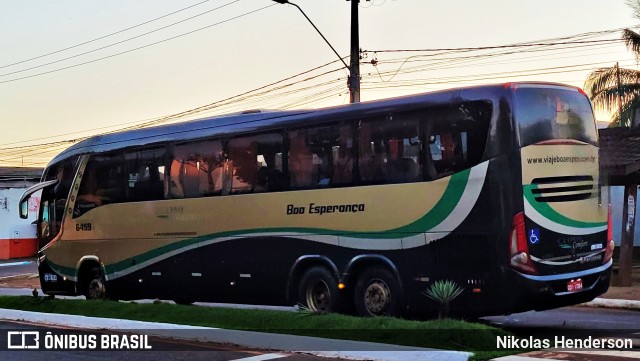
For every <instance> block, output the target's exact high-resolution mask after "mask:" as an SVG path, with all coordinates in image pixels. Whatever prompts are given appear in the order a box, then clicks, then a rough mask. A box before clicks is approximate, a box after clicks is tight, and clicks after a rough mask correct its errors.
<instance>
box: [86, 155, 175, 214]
mask: <svg viewBox="0 0 640 361" xmlns="http://www.w3.org/2000/svg"><path fill="white" fill-rule="evenodd" d="M165 162H166V151H165V150H164V149H162V148H159V149H149V150H135V151H127V152H126V153H109V154H101V155H95V156H92V157H91V159H90V160H89V162H88V163H87V166H86V167H85V170H84V174H83V175H82V180H81V183H80V188H79V189H78V197H77V200H76V205H75V209H74V217H78V216H80V215H82V214H84V213H85V212H87V211H89V210H91V209H93V208H96V207H100V206H102V205H105V204H110V203H122V202H136V201H150V200H159V199H164V198H165V197H166V193H167V192H165Z"/></svg>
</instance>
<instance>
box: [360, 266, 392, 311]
mask: <svg viewBox="0 0 640 361" xmlns="http://www.w3.org/2000/svg"><path fill="white" fill-rule="evenodd" d="M354 297H355V299H354V303H355V306H356V312H357V313H358V315H359V316H364V317H371V316H390V317H399V316H400V315H401V310H402V294H401V290H400V283H399V282H398V280H397V279H396V277H395V276H394V275H393V273H391V272H390V271H389V270H387V269H385V268H369V269H366V270H365V271H364V272H363V273H362V274H361V275H360V277H358V282H357V283H356V287H355V290H354Z"/></svg>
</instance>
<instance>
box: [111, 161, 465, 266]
mask: <svg viewBox="0 0 640 361" xmlns="http://www.w3.org/2000/svg"><path fill="white" fill-rule="evenodd" d="M470 173H471V170H470V169H467V170H464V171H462V172H459V173H455V174H453V175H452V176H451V179H450V181H449V184H448V185H447V188H446V189H445V191H444V194H443V195H442V197H441V198H440V200H439V201H438V203H436V205H435V206H434V207H433V208H432V209H431V210H430V211H429V212H428V213H427V214H425V215H424V216H422V217H420V218H419V219H417V220H416V221H414V222H412V223H410V224H407V225H405V226H402V227H399V228H395V229H390V230H388V231H377V232H351V231H338V230H332V229H322V228H261V229H252V230H246V229H245V230H237V231H227V232H219V233H212V234H208V235H203V236H198V237H194V238H189V239H184V240H181V241H178V242H174V243H171V244H167V245H165V246H162V247H158V248H156V249H153V250H151V251H148V252H145V253H143V254H140V255H137V256H135V260H136V264H139V263H143V262H147V261H149V260H152V259H154V258H158V257H160V256H162V255H164V254H167V253H169V252H173V251H176V250H179V249H182V248H185V247H189V246H192V245H194V244H197V243H200V242H203V241H208V240H212V239H216V238H223V237H233V236H243V237H246V236H248V235H250V234H257V233H276V232H282V233H289V232H291V233H303V234H310V235H332V236H348V237H351V238H370V239H393V238H402V237H410V236H414V235H417V234H420V233H424V232H427V231H429V230H430V229H432V228H433V227H435V226H437V225H438V224H440V223H441V222H442V221H444V220H445V219H446V218H447V217H448V216H449V214H451V212H452V211H453V210H454V209H455V208H456V206H457V205H458V203H459V202H460V199H461V198H462V194H463V193H464V190H465V188H466V186H467V184H468V183H469V175H470ZM131 261H132V260H131V258H129V259H125V260H122V261H120V262H117V263H114V264H112V265H105V270H106V272H107V274H112V273H115V272H120V271H123V270H125V269H127V268H130V267H131Z"/></svg>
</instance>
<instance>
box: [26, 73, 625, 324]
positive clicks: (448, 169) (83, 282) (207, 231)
mask: <svg viewBox="0 0 640 361" xmlns="http://www.w3.org/2000/svg"><path fill="white" fill-rule="evenodd" d="M602 187H603V184H602V182H601V179H600V176H599V170H598V136H597V129H596V125H595V122H594V117H593V111H592V107H591V103H590V102H589V100H588V98H587V96H586V95H585V93H584V92H583V91H582V90H580V89H578V88H575V87H570V86H565V85H560V84H551V83H507V84H500V85H490V86H477V87H470V88H459V89H453V90H446V91H438V92H433V93H427V94H422V95H415V96H408V97H401V98H396V99H389V100H383V101H373V102H366V103H359V104H350V105H346V106H339V107H333V108H327V109H318V110H300V111H248V112H244V113H241V114H233V115H227V116H220V117H211V118H206V119H200V120H194V121H189V122H185V123H181V124H171V125H163V126H158V127H154V128H146V129H138V130H131V131H124V132H120V133H114V134H106V135H100V136H95V137H93V138H90V139H87V140H84V141H82V142H80V143H78V144H75V145H73V146H71V147H70V148H68V149H67V150H65V151H63V152H62V153H61V154H59V155H58V156H57V157H55V158H54V159H53V160H52V161H51V162H50V164H49V165H48V166H47V168H46V170H45V171H44V174H43V177H42V182H41V183H39V184H38V185H36V186H34V187H32V188H31V189H29V190H28V191H27V192H25V194H24V195H23V197H22V199H21V203H22V206H24V205H25V204H26V202H27V201H28V199H29V196H30V195H31V194H33V192H35V191H37V190H42V195H41V204H40V210H39V217H38V221H37V223H38V225H37V226H38V236H39V241H40V250H39V262H38V270H39V274H40V282H41V285H42V290H43V292H44V293H46V294H49V295H85V296H86V297H87V298H88V299H91V298H112V299H140V298H159V299H168V300H174V301H175V302H176V303H180V304H188V303H192V302H195V301H215V302H233V303H245V304H268V305H294V304H296V303H300V304H302V305H304V306H306V307H308V308H310V309H311V310H313V311H316V312H351V313H356V314H358V315H362V316H382V315H388V316H403V315H406V314H410V315H418V317H428V316H429V315H432V314H433V313H434V312H435V310H437V309H438V304H437V303H436V302H435V301H434V300H432V299H431V298H429V297H426V296H425V291H426V290H427V289H429V288H430V287H431V286H432V285H433V284H434V283H436V282H438V281H440V280H448V281H451V282H453V283H455V284H457V285H458V286H459V287H460V288H462V289H463V291H462V293H461V295H460V296H459V297H458V298H457V299H455V300H454V301H453V302H452V303H451V312H452V313H453V314H454V315H456V314H457V315H463V316H466V315H469V316H479V315H489V314H508V313H512V312H518V311H524V310H531V309H535V310H543V309H549V308H554V307H560V306H564V305H571V304H576V303H580V302H585V301H589V300H591V299H593V298H594V297H596V296H598V295H600V294H602V293H604V292H605V291H606V290H607V288H608V285H609V278H610V273H611V265H612V260H611V256H612V252H613V248H614V245H613V241H612V234H611V224H610V223H611V215H610V211H609V206H608V199H607V192H606V190H603V189H602ZM412 317H415V316H412Z"/></svg>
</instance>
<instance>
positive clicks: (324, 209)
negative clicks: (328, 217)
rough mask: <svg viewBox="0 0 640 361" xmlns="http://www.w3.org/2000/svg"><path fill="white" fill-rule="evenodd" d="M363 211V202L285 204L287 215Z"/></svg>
mask: <svg viewBox="0 0 640 361" xmlns="http://www.w3.org/2000/svg"><path fill="white" fill-rule="evenodd" d="M364 211H365V204H364V203H354V204H331V205H318V204H315V203H309V206H308V207H304V206H296V205H294V204H288V205H287V215H294V214H317V215H320V216H321V215H323V214H329V213H358V212H364Z"/></svg>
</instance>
